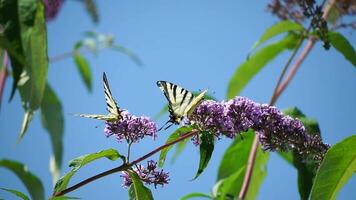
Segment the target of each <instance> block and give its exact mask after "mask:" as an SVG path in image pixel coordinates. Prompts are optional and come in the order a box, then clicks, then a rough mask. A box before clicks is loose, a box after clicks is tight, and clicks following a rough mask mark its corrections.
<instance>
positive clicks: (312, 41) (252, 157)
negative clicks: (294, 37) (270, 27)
mask: <svg viewBox="0 0 356 200" xmlns="http://www.w3.org/2000/svg"><path fill="white" fill-rule="evenodd" d="M334 4H335V0H330V1H329V2H328V4H327V5H326V7H325V11H324V14H323V18H324V19H326V18H327V17H328V15H329V13H330V10H331V8H332V7H333V6H334ZM309 29H310V28H308V29H307V30H309ZM303 40H304V39H303V38H302V39H301V42H300V44H298V46H297V48H296V49H295V50H294V52H293V53H292V55H291V56H290V58H289V59H288V61H287V63H286V65H285V67H284V68H283V70H282V73H281V75H280V77H279V80H278V83H277V85H276V88H275V89H274V92H273V95H272V97H271V102H270V105H274V104H275V103H276V101H277V100H278V98H279V97H280V95H281V94H282V93H283V92H284V90H285V89H286V87H287V86H288V84H289V82H290V81H291V80H292V78H293V77H294V75H295V73H296V71H297V70H298V68H299V67H300V65H301V64H302V62H303V61H304V60H305V58H306V57H307V56H308V54H309V52H310V51H311V49H312V47H313V46H314V44H315V42H316V39H315V38H314V37H311V38H309V39H308V43H307V45H306V46H305V47H304V50H303V51H302V53H301V54H300V56H299V58H298V59H297V60H296V62H295V64H294V65H293V67H292V68H291V71H290V72H289V74H288V76H287V78H286V79H285V80H284V81H283V83H282V80H283V76H284V74H285V73H286V71H287V68H288V66H289V65H290V63H291V62H292V60H293V58H294V57H295V55H296V53H297V51H298V50H299V48H300V46H301V44H302V43H303ZM277 88H278V89H277ZM258 147H259V143H258V138H257V137H256V136H255V138H254V140H253V145H252V147H251V151H250V155H249V160H248V164H247V169H246V174H245V177H244V182H243V184H242V187H241V190H240V193H239V199H240V200H244V199H245V197H246V194H247V191H248V187H249V184H250V181H251V177H252V173H253V167H254V164H255V158H256V153H257V148H258Z"/></svg>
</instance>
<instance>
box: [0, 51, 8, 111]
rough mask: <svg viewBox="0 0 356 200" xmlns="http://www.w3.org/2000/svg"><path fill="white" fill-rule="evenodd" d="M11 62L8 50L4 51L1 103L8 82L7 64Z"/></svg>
mask: <svg viewBox="0 0 356 200" xmlns="http://www.w3.org/2000/svg"><path fill="white" fill-rule="evenodd" d="M8 64H9V57H8V55H7V52H6V51H4V61H3V65H2V66H3V67H2V69H1V71H0V105H1V100H2V95H3V93H4V88H5V83H6V78H7V65H8Z"/></svg>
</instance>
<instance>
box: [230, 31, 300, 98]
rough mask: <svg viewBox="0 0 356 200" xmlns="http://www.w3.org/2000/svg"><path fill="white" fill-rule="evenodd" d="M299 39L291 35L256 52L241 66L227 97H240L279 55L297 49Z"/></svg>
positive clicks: (236, 72)
mask: <svg viewBox="0 0 356 200" xmlns="http://www.w3.org/2000/svg"><path fill="white" fill-rule="evenodd" d="M298 39H299V37H298V36H296V35H294V34H289V35H288V36H286V37H285V38H284V39H282V40H280V41H278V42H275V43H272V44H269V45H267V46H265V47H263V48H261V49H260V50H258V51H256V53H254V54H253V55H252V56H251V57H250V58H249V59H248V60H246V61H245V62H244V63H242V64H240V66H238V67H237V69H236V71H235V73H234V75H233V76H232V77H231V79H230V82H229V85H228V89H227V95H226V96H227V98H228V99H231V98H233V97H235V96H236V95H238V94H239V93H240V92H241V91H242V89H243V88H244V87H245V86H246V85H247V84H248V83H249V81H250V80H252V78H253V77H254V76H255V75H256V74H257V73H258V72H260V71H261V69H262V68H263V67H265V66H266V64H267V63H269V62H270V61H272V60H273V59H274V58H275V57H276V56H277V55H279V54H280V53H282V52H283V51H284V50H287V49H293V48H295V46H296V44H297V42H298Z"/></svg>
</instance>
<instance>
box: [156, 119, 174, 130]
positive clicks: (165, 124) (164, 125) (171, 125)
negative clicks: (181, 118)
mask: <svg viewBox="0 0 356 200" xmlns="http://www.w3.org/2000/svg"><path fill="white" fill-rule="evenodd" d="M169 122H171V120H168V121H167V122H166V123H165V124H164V125H163V126H162V127H161V128H159V129H158V130H157V132H159V131H160V130H162V129H163V128H164V127H165V126H166V125H167V124H168V123H169ZM170 126H172V124H171V125H169V126H168V128H169V127H170ZM166 129H167V128H165V129H164V130H166Z"/></svg>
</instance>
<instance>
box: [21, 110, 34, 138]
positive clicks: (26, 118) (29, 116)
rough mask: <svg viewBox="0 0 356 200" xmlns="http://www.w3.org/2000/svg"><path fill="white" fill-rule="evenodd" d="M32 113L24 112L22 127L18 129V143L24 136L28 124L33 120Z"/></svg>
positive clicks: (29, 111) (30, 111)
mask: <svg viewBox="0 0 356 200" xmlns="http://www.w3.org/2000/svg"><path fill="white" fill-rule="evenodd" d="M33 114H34V113H33V111H32V110H26V111H25V114H24V117H23V120H22V125H21V129H20V134H19V138H18V142H19V141H20V140H21V139H22V138H23V136H24V135H25V133H26V131H27V129H28V126H29V124H30V122H31V121H32V118H33Z"/></svg>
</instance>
